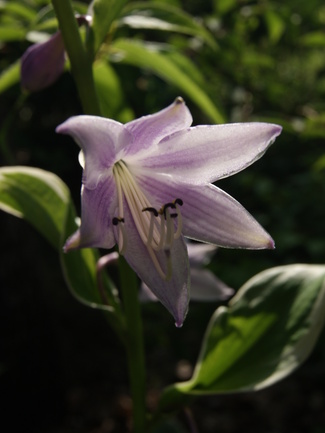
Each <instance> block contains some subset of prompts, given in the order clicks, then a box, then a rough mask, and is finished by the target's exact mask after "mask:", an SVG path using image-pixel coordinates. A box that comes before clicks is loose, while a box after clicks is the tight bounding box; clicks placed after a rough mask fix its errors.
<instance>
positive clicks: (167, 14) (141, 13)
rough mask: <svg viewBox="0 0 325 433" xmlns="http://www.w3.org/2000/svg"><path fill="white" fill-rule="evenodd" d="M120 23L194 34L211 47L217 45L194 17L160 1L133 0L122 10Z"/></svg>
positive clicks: (142, 27)
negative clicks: (143, 0) (136, 0)
mask: <svg viewBox="0 0 325 433" xmlns="http://www.w3.org/2000/svg"><path fill="white" fill-rule="evenodd" d="M119 23H120V24H124V25H127V26H129V27H132V28H136V29H156V30H164V31H172V32H178V33H184V34H187V35H191V36H196V37H199V38H201V39H203V40H204V41H205V42H206V43H207V44H208V45H209V46H210V47H211V48H212V49H216V48H217V47H218V45H217V43H216V41H215V39H214V38H213V36H212V35H211V33H210V32H209V31H208V30H207V29H206V28H205V27H203V25H201V24H199V22H197V21H196V20H195V18H194V17H192V16H191V15H189V14H187V13H186V12H184V11H183V10H182V9H179V8H177V7H175V6H172V5H170V4H168V3H162V2H149V3H148V2H135V3H130V4H128V5H127V6H126V7H125V8H124V10H123V16H122V17H121V19H120V20H119Z"/></svg>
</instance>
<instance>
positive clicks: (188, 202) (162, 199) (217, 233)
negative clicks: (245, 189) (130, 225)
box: [138, 175, 274, 249]
mask: <svg viewBox="0 0 325 433" xmlns="http://www.w3.org/2000/svg"><path fill="white" fill-rule="evenodd" d="M138 181H139V184H141V187H142V188H143V189H144V190H145V191H147V193H148V195H150V196H151V197H154V198H155V203H152V206H157V208H159V206H161V205H162V204H164V203H169V202H171V201H173V200H175V199H176V198H180V199H181V200H182V201H183V206H182V208H181V213H182V219H183V234H184V236H186V237H189V238H191V239H195V240H198V241H201V242H207V243H211V244H215V245H218V246H221V247H226V248H248V249H263V248H273V247H274V242H273V240H272V238H271V237H270V235H269V234H268V233H267V232H266V231H265V230H264V229H263V227H262V226H261V225H260V224H259V223H258V222H257V221H256V220H255V219H254V218H253V217H252V216H251V215H250V214H249V213H248V212H247V211H246V209H245V208H244V207H243V206H242V205H241V204H240V203H238V202H237V201H236V200H235V199H234V198H233V197H231V196H230V195H228V194H227V193H225V192H224V191H222V190H221V189H219V188H217V187H216V186H214V185H204V186H200V187H198V186H195V185H188V184H184V183H181V182H175V181H173V180H171V178H170V177H168V176H159V175H157V176H156V177H155V178H152V177H150V178H146V177H145V176H144V175H142V176H141V177H139V178H138Z"/></svg>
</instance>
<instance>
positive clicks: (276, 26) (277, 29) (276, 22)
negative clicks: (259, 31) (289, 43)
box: [264, 9, 286, 44]
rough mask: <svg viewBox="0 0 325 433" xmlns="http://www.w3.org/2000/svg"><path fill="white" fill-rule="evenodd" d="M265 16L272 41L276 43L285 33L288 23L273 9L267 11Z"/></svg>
mask: <svg viewBox="0 0 325 433" xmlns="http://www.w3.org/2000/svg"><path fill="white" fill-rule="evenodd" d="M264 18H265V21H266V25H267V28H268V32H269V38H270V41H271V42H272V43H274V44H275V43H276V42H278V41H279V39H280V38H281V36H282V35H283V32H284V31H285V28H286V23H285V22H284V21H283V19H282V18H281V16H280V15H279V14H278V13H276V12H274V11H273V10H271V9H269V10H266V11H265V13H264Z"/></svg>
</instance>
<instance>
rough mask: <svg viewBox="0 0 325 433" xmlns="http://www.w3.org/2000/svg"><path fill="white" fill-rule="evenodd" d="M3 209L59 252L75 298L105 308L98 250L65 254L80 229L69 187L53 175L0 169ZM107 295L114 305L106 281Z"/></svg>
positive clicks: (26, 168)
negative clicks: (67, 243) (70, 237)
mask: <svg viewBox="0 0 325 433" xmlns="http://www.w3.org/2000/svg"><path fill="white" fill-rule="evenodd" d="M0 209H2V210H4V211H5V212H7V213H10V214H12V215H14V216H16V217H20V218H24V219H25V220H26V221H28V222H29V223H30V224H31V225H32V226H34V228H35V229H36V230H37V231H38V232H39V233H40V234H41V235H42V236H44V237H45V239H46V240H47V241H48V242H49V243H50V244H51V245H52V246H53V247H54V248H55V249H57V250H58V251H59V254H60V257H61V263H62V268H63V273H64V275H65V278H66V282H67V284H68V286H69V288H70V289H71V292H72V294H73V295H74V296H75V297H76V298H77V299H78V300H80V301H81V302H83V303H85V304H86V305H89V306H91V307H98V308H103V309H108V310H110V307H108V306H106V305H103V302H102V300H101V297H100V295H99V291H98V288H97V283H96V263H97V260H98V254H97V252H96V251H95V250H91V249H83V250H77V251H73V252H71V253H69V254H64V253H63V251H62V245H63V243H64V242H65V240H66V238H67V236H68V235H70V234H72V233H73V232H74V231H75V230H76V229H77V224H76V215H75V211H74V207H73V205H72V202H71V198H70V192H69V190H68V188H67V186H66V185H65V184H64V183H63V182H62V181H61V179H59V178H58V177H57V176H56V175H54V174H53V173H49V172H47V171H44V170H41V169H37V168H32V167H2V168H0ZM105 289H106V292H107V293H106V295H107V297H108V298H109V299H110V300H111V302H112V304H113V305H114V302H115V298H114V296H113V294H112V293H113V292H112V290H113V286H112V283H111V282H110V281H109V280H108V279H105Z"/></svg>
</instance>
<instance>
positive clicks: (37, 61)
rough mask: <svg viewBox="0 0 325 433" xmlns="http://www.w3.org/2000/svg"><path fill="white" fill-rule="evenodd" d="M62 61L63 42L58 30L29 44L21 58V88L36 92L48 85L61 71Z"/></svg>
mask: <svg viewBox="0 0 325 433" xmlns="http://www.w3.org/2000/svg"><path fill="white" fill-rule="evenodd" d="M64 62H65V52H64V43H63V38H62V34H61V32H60V31H58V32H56V33H55V34H54V35H53V36H51V37H50V39H49V40H48V41H46V42H42V43H38V44H34V45H31V46H30V47H29V48H28V49H27V50H26V51H25V53H24V55H23V57H22V58H21V85H22V87H23V89H25V90H28V91H29V92H38V91H40V90H42V89H45V88H46V87H48V86H50V85H51V84H53V83H54V82H55V81H56V80H57V79H58V78H59V76H60V75H61V74H62V73H63V69H64Z"/></svg>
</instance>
